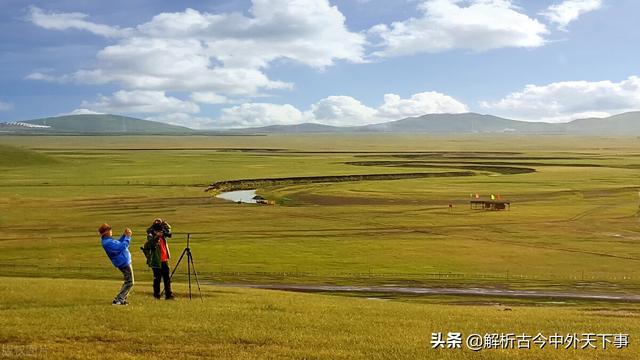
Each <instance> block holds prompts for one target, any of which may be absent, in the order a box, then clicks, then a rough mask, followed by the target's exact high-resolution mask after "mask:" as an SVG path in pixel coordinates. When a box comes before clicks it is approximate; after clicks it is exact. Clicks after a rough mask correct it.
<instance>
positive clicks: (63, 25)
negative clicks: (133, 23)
mask: <svg viewBox="0 0 640 360" xmlns="http://www.w3.org/2000/svg"><path fill="white" fill-rule="evenodd" d="M88 17H89V15H87V14H83V13H77V12H74V13H55V12H45V11H44V10H42V9H40V8H39V7H37V6H31V7H29V15H28V19H29V20H30V21H31V22H33V23H34V24H36V25H38V26H40V27H42V28H44V29H49V30H67V29H77V30H86V31H89V32H91V33H93V34H96V35H100V36H105V37H111V38H115V37H123V36H127V35H128V34H130V33H131V29H121V28H119V27H117V26H109V25H102V24H96V23H92V22H90V21H87V20H86V18H88Z"/></svg>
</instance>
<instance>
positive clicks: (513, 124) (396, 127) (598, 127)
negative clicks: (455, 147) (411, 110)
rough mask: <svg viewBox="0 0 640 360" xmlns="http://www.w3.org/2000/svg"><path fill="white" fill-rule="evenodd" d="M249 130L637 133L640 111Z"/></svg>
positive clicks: (421, 118) (256, 130) (453, 117)
mask: <svg viewBox="0 0 640 360" xmlns="http://www.w3.org/2000/svg"><path fill="white" fill-rule="evenodd" d="M233 131H236V132H242V133H246V132H250V133H349V132H358V133H362V132H369V133H370V132H375V133H449V134H465V133H468V134H472V133H554V134H556V133H559V134H562V133H568V134H610V135H640V111H637V112H628V113H624V114H619V115H614V116H611V117H608V118H591V119H580V120H574V121H571V122H569V123H561V124H557V123H546V122H529V121H518V120H510V119H504V118H500V117H497V116H493V115H481V114H476V113H465V114H428V115H423V116H418V117H409V118H405V119H402V120H396V121H390V122H385V123H381V124H373V125H363V126H351V127H337V126H329V125H320V124H309V123H307V124H298V125H274V126H265V127H259V128H246V129H237V130H233Z"/></svg>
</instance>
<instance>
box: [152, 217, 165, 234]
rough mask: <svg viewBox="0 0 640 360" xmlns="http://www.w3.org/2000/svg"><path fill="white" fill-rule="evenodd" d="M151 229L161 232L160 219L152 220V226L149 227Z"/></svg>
mask: <svg viewBox="0 0 640 360" xmlns="http://www.w3.org/2000/svg"><path fill="white" fill-rule="evenodd" d="M151 228H152V229H153V230H154V231H162V219H160V218H157V219H155V220H153V224H152V225H151Z"/></svg>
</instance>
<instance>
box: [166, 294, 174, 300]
mask: <svg viewBox="0 0 640 360" xmlns="http://www.w3.org/2000/svg"><path fill="white" fill-rule="evenodd" d="M164 299H165V300H175V299H176V298H175V297H173V295H168V296H166V297H165V298H164Z"/></svg>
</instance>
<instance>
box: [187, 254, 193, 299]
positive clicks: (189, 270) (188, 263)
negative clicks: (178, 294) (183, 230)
mask: <svg viewBox="0 0 640 360" xmlns="http://www.w3.org/2000/svg"><path fill="white" fill-rule="evenodd" d="M191 261H192V259H191V251H189V252H188V253H187V274H189V300H191Z"/></svg>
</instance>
